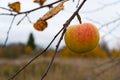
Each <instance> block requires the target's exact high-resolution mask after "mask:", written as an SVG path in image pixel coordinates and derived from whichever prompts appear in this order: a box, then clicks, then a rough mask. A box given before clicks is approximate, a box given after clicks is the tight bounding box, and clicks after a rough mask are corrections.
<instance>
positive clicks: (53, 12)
mask: <svg viewBox="0 0 120 80" xmlns="http://www.w3.org/2000/svg"><path fill="white" fill-rule="evenodd" d="M66 1H67V0H63V1H61V2H60V3H59V4H58V5H57V6H55V7H53V8H52V9H50V10H49V11H48V12H47V13H46V14H45V15H43V17H42V19H43V20H47V19H49V18H51V17H53V16H54V15H56V14H57V13H58V12H60V11H61V10H62V9H63V8H64V5H63V4H64V2H66Z"/></svg>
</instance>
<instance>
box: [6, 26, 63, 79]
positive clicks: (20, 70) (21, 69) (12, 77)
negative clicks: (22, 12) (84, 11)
mask: <svg viewBox="0 0 120 80" xmlns="http://www.w3.org/2000/svg"><path fill="white" fill-rule="evenodd" d="M63 29H64V28H62V29H61V30H60V31H59V32H58V33H57V34H56V35H55V36H54V38H53V39H52V41H51V42H50V43H49V44H48V46H47V47H46V48H45V49H44V50H43V51H42V52H40V51H37V52H36V53H38V54H37V55H36V56H35V57H33V58H32V59H31V60H30V61H29V62H28V63H27V64H25V65H24V66H23V67H22V68H20V69H19V70H18V71H17V72H16V73H15V74H14V75H12V76H11V77H10V78H9V79H8V80H12V79H14V78H15V77H16V76H17V75H18V74H19V73H20V72H22V71H23V70H24V69H25V68H26V67H27V66H28V65H30V64H31V63H32V62H33V61H34V60H35V59H37V58H38V57H39V56H40V55H42V54H44V53H45V52H46V51H47V50H48V48H49V47H50V46H51V44H52V43H53V41H54V40H55V39H56V38H57V36H58V35H59V34H60V33H61V31H62V30H63ZM39 52H40V53H39Z"/></svg>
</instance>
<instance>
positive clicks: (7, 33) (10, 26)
mask: <svg viewBox="0 0 120 80" xmlns="http://www.w3.org/2000/svg"><path fill="white" fill-rule="evenodd" d="M15 17H16V16H14V17H13V19H12V22H11V24H10V26H9V29H8V31H7V36H6V39H5V42H4V46H6V44H7V41H8V38H9V33H10V30H11V28H12V25H13V22H14V20H15Z"/></svg>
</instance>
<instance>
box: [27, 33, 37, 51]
mask: <svg viewBox="0 0 120 80" xmlns="http://www.w3.org/2000/svg"><path fill="white" fill-rule="evenodd" d="M27 46H30V47H32V48H33V49H35V47H36V46H35V42H34V36H33V34H32V33H30V36H29V38H28V42H27Z"/></svg>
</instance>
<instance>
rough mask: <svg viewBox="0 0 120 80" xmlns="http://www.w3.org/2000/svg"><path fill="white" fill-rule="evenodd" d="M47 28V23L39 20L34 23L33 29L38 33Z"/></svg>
mask: <svg viewBox="0 0 120 80" xmlns="http://www.w3.org/2000/svg"><path fill="white" fill-rule="evenodd" d="M46 27H47V22H46V21H45V20H42V19H41V18H40V19H38V20H37V22H35V23H34V28H35V29H36V30H38V31H43V30H44V29H45V28H46Z"/></svg>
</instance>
